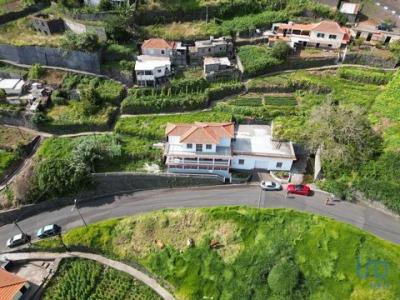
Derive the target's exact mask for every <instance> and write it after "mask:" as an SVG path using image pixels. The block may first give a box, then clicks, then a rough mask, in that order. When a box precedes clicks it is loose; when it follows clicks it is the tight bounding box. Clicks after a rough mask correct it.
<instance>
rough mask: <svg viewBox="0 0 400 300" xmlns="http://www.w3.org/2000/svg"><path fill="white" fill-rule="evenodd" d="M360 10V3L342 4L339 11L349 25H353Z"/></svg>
mask: <svg viewBox="0 0 400 300" xmlns="http://www.w3.org/2000/svg"><path fill="white" fill-rule="evenodd" d="M360 10H361V4H360V3H350V2H342V5H341V6H340V9H339V11H340V12H341V13H342V14H344V15H345V16H346V17H347V20H348V21H349V22H350V23H355V22H356V20H357V17H358V14H359V12H360Z"/></svg>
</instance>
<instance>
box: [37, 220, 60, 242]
mask: <svg viewBox="0 0 400 300" xmlns="http://www.w3.org/2000/svg"><path fill="white" fill-rule="evenodd" d="M60 232H61V227H60V226H58V225H57V224H50V225H46V226H44V227H42V228H40V229H39V230H38V231H37V233H36V236H37V237H38V238H40V239H43V238H46V237H49V236H53V235H57V234H59V233H60Z"/></svg>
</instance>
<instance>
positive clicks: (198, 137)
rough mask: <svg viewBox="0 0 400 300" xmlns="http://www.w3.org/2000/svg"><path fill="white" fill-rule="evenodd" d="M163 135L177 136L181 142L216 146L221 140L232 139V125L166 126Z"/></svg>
mask: <svg viewBox="0 0 400 300" xmlns="http://www.w3.org/2000/svg"><path fill="white" fill-rule="evenodd" d="M165 134H166V135H168V136H179V137H180V141H181V142H185V143H193V144H207V143H211V144H218V143H219V140H220V139H221V138H233V136H234V125H233V123H231V122H229V123H202V122H196V123H195V124H167V127H166V130H165Z"/></svg>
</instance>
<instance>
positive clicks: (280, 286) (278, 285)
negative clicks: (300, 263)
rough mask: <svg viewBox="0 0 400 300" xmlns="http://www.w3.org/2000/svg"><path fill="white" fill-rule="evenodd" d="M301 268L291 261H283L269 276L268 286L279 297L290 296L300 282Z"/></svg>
mask: <svg viewBox="0 0 400 300" xmlns="http://www.w3.org/2000/svg"><path fill="white" fill-rule="evenodd" d="M299 273H300V272H299V268H298V267H297V265H296V264H295V263H293V262H292V261H290V260H286V259H283V260H282V261H280V262H279V263H277V264H276V265H275V266H274V267H273V268H272V270H271V272H270V273H269V274H268V285H269V287H270V288H271V290H272V291H273V292H274V293H275V294H278V295H289V294H291V293H292V291H293V290H294V289H295V288H296V286H297V284H298V281H299Z"/></svg>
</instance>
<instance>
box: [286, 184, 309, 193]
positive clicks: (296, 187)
mask: <svg viewBox="0 0 400 300" xmlns="http://www.w3.org/2000/svg"><path fill="white" fill-rule="evenodd" d="M287 191H288V193H289V194H297V195H303V196H310V195H311V192H312V191H311V189H310V187H309V186H308V185H304V184H293V183H289V184H288V186H287Z"/></svg>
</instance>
